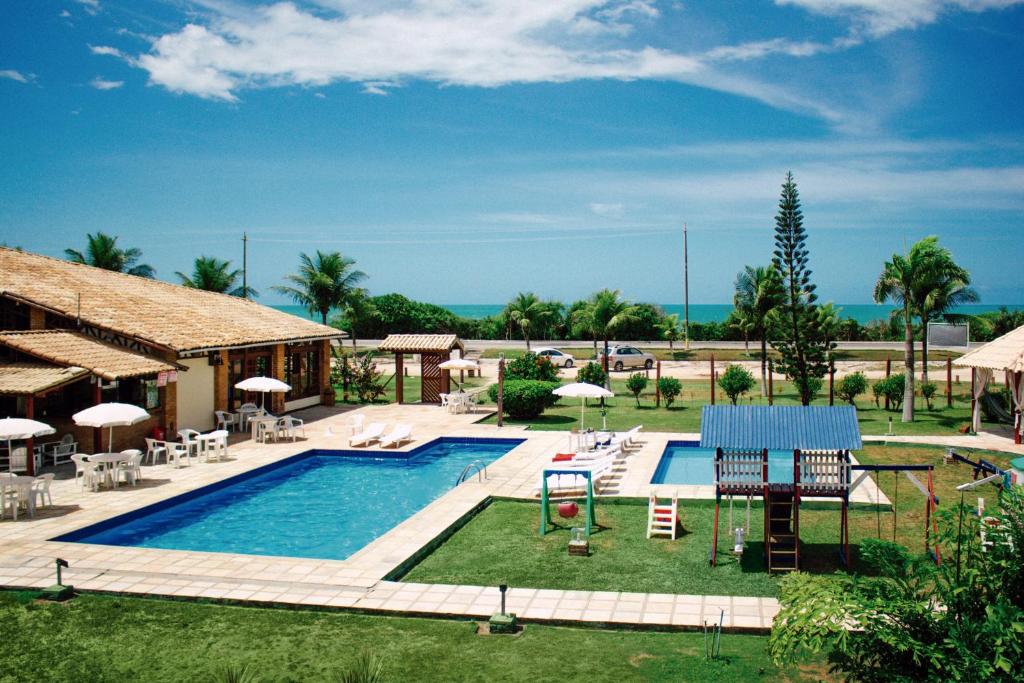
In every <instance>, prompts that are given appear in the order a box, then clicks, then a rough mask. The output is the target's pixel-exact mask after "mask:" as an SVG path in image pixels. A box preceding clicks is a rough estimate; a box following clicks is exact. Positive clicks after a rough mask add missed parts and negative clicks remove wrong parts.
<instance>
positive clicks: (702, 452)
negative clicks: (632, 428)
mask: <svg viewBox="0 0 1024 683" xmlns="http://www.w3.org/2000/svg"><path fill="white" fill-rule="evenodd" d="M714 463H715V451H714V449H712V448H701V447H700V442H699V441H669V442H668V444H666V445H665V450H664V451H663V452H662V454H661V460H660V461H659V462H658V469H656V470H655V471H654V476H653V477H651V483H652V484H704V485H707V486H711V485H713V484H714V483H715V465H714ZM768 481H771V482H780V483H781V482H787V481H788V482H792V481H793V452H792V451H768Z"/></svg>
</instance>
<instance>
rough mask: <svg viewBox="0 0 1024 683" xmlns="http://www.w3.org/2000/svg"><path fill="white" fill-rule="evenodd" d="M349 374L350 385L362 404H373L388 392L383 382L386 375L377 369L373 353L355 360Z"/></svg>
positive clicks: (350, 366)
mask: <svg viewBox="0 0 1024 683" xmlns="http://www.w3.org/2000/svg"><path fill="white" fill-rule="evenodd" d="M349 372H350V373H351V375H350V379H349V381H350V385H351V386H352V387H353V388H354V389H355V391H356V395H357V396H359V400H360V402H362V403H372V402H373V401H376V400H377V399H378V398H380V397H381V396H383V395H384V393H385V392H386V391H387V385H386V384H385V383H384V381H383V377H384V373H382V372H381V371H380V370H378V369H377V364H376V363H374V362H373V354H372V353H367V354H364V355H362V356H358V357H356V358H354V359H353V361H352V363H351V364H350V365H349Z"/></svg>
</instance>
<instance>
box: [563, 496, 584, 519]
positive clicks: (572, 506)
mask: <svg viewBox="0 0 1024 683" xmlns="http://www.w3.org/2000/svg"><path fill="white" fill-rule="evenodd" d="M579 511H580V506H579V505H577V504H576V501H572V500H570V501H566V502H565V503H559V504H558V516H559V517H562V518H564V519H569V518H571V517H575V516H576V515H577V514H579Z"/></svg>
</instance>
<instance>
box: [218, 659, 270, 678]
mask: <svg viewBox="0 0 1024 683" xmlns="http://www.w3.org/2000/svg"><path fill="white" fill-rule="evenodd" d="M213 680H214V681H215V682H216V683H259V681H260V677H259V676H257V675H256V671H255V670H254V669H252V668H250V667H249V665H248V664H237V663H233V662H232V663H228V664H224V665H222V666H220V667H219V668H218V669H217V671H216V673H215V674H214V676H213Z"/></svg>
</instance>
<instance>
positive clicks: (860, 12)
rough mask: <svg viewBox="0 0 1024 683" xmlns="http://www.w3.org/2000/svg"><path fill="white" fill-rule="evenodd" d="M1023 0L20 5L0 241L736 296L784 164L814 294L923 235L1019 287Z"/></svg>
mask: <svg viewBox="0 0 1024 683" xmlns="http://www.w3.org/2000/svg"><path fill="white" fill-rule="evenodd" d="M1022 81H1024V0H1020V1H1018V0H774V1H755V0H751V1H747V2H738V1H735V0H707V1H700V2H698V1H693V2H691V1H688V0H679V1H669V2H656V1H654V0H610V1H602V0H559V1H558V2H552V1H551V0H375V1H374V2H357V1H355V0H306V1H302V0H294V1H292V2H260V3H256V2H252V3H247V2H234V1H222V0H200V1H197V2H180V1H178V0H165V1H158V0H6V2H4V3H2V4H0V158H2V159H3V163H2V164H0V243H2V242H6V243H7V244H8V245H10V246H19V247H22V248H24V249H28V250H31V251H35V252H39V253H44V254H49V255H53V256H61V255H63V251H64V249H65V248H67V247H73V248H78V249H81V248H82V247H83V246H84V243H85V235H86V233H94V232H97V231H104V232H107V233H110V234H114V235H117V236H118V237H119V240H120V244H122V245H124V246H134V247H138V248H140V249H142V251H143V254H144V261H145V262H147V263H149V264H151V265H153V266H154V267H155V268H156V271H157V276H158V277H160V278H163V279H167V280H171V281H175V280H176V277H175V272H176V271H185V272H189V271H190V270H191V264H192V262H193V260H194V259H195V257H197V256H199V255H211V256H217V257H220V258H227V259H230V260H232V262H233V263H234V264H235V265H236V266H238V267H240V266H241V261H242V241H241V238H242V234H243V232H245V233H247V234H248V236H249V242H248V245H249V249H248V257H249V258H248V265H249V280H250V284H252V285H254V286H255V287H256V288H257V289H258V290H259V291H260V292H261V297H260V301H262V302H264V303H268V304H274V303H285V300H284V299H282V297H281V296H280V295H278V294H275V293H274V292H273V291H272V289H271V287H272V286H273V285H275V284H280V283H281V281H282V278H283V276H284V275H285V274H287V273H289V272H293V271H294V270H295V269H296V267H297V265H298V258H299V253H300V252H308V253H312V252H314V251H315V250H318V249H320V250H325V251H326V250H338V251H341V252H342V253H343V254H344V255H346V256H348V257H351V258H353V259H355V260H356V262H357V264H358V267H359V268H360V269H361V270H363V271H365V272H366V273H367V274H368V278H367V279H366V280H365V283H364V284H365V286H366V287H367V288H368V289H369V290H370V291H371V292H372V293H374V294H382V293H386V292H392V291H397V292H400V293H402V294H405V295H406V296H409V297H412V298H415V299H420V300H425V301H431V302H434V303H501V302H503V301H506V300H508V299H510V298H511V297H512V296H513V295H514V294H515V293H516V292H518V291H533V292H535V293H537V294H538V295H540V296H542V297H544V298H557V299H561V300H566V301H568V300H572V299H574V298H580V297H583V296H586V295H587V294H589V293H590V292H593V291H594V290H596V289H599V288H602V287H611V288H617V289H620V290H622V292H623V294H624V295H625V296H626V297H627V298H629V299H633V300H643V301H654V302H659V303H676V302H680V301H681V299H682V226H683V223H684V222H685V223H686V224H687V228H688V239H689V264H690V301H691V303H727V302H729V301H730V300H731V296H732V286H733V281H734V279H735V274H736V272H737V271H739V270H740V269H742V267H743V266H744V265H747V264H766V263H767V262H768V261H769V260H770V258H771V252H772V237H773V232H772V231H773V219H774V215H775V211H776V204H777V201H778V196H779V189H780V184H781V183H782V181H783V178H784V175H785V173H786V172H787V171H790V170H791V171H792V172H793V174H794V175H795V178H796V181H797V184H798V186H799V189H800V194H801V199H802V202H803V209H804V218H805V221H804V224H805V227H806V228H807V231H808V235H809V247H810V250H811V257H810V258H811V261H810V264H811V267H812V269H813V270H814V280H815V282H816V283H817V285H818V291H819V293H820V296H821V299H822V300H832V301H835V302H839V303H867V302H869V301H870V300H871V292H872V289H873V285H874V281H875V279H876V278H877V276H878V273H879V272H880V270H881V265H882V263H883V262H884V260H886V259H887V258H889V257H890V256H891V255H892V254H893V253H895V252H902V251H903V250H904V249H905V247H906V246H907V245H909V244H911V243H913V241H915V240H917V239H920V238H922V237H924V236H926V235H932V234H934V235H938V236H939V238H940V242H941V243H942V244H943V245H945V246H946V247H948V248H949V249H950V250H951V251H952V252H953V254H954V256H955V258H956V259H957V261H958V262H959V263H960V264H961V265H963V266H965V267H966V268H968V269H969V270H970V271H971V273H972V275H973V281H974V285H975V286H976V288H977V290H978V292H979V294H980V295H981V299H982V302H983V303H987V304H1019V303H1022V302H1024V267H1022V264H1021V256H1022V253H1024V252H1022V237H1024V220H1022V219H1024V135H1022V133H1024V116H1022V114H1021V112H1022V111H1024V88H1021V85H1020V84H1021V82H1022Z"/></svg>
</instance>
